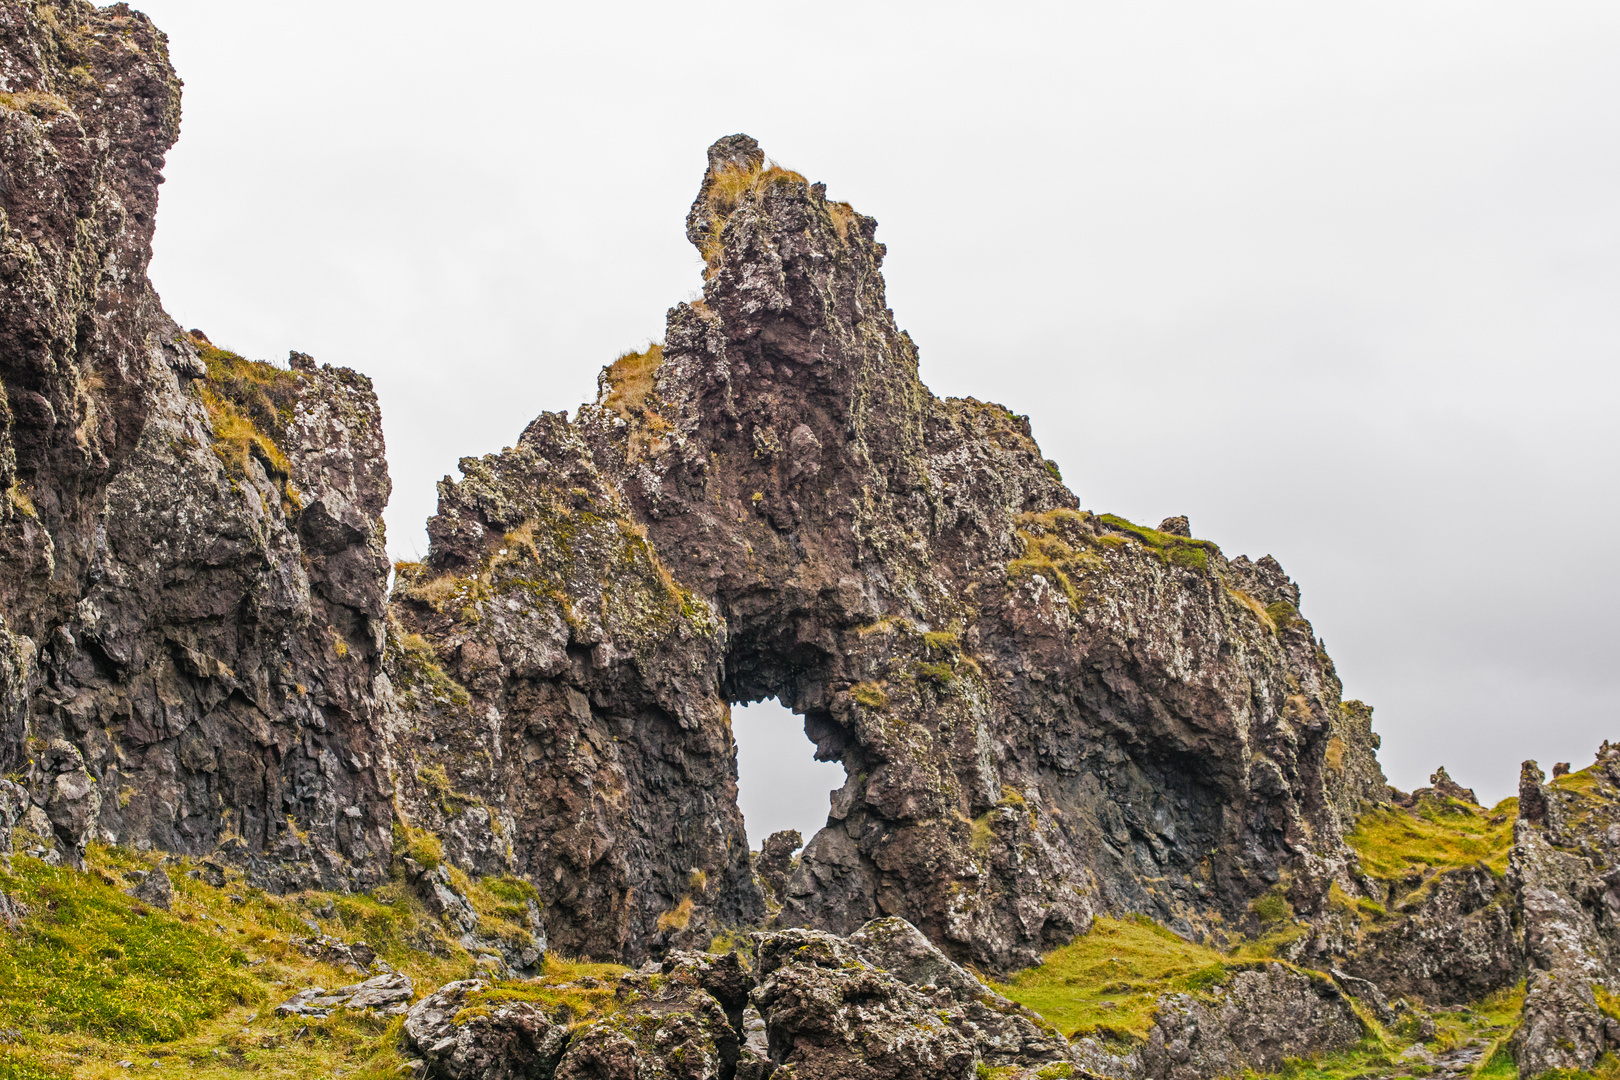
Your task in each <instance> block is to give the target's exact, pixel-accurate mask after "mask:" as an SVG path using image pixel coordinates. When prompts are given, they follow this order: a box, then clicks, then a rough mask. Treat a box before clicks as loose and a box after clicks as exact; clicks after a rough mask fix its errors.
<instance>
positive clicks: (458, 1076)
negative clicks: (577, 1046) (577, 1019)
mask: <svg viewBox="0 0 1620 1080" xmlns="http://www.w3.org/2000/svg"><path fill="white" fill-rule="evenodd" d="M488 989H489V984H488V983H486V982H482V981H480V980H477V979H467V980H463V981H461V982H452V983H446V984H445V985H444V986H441V987H440V988H439V989H438V991H437V992H436V993H434V994H431V995H429V996H428V997H425V998H423V999H422V1000H421V1001H419V1002H417V1003H416V1004H415V1005H414V1006H412V1007H411V1009H410V1011H409V1012H408V1013H407V1015H406V1017H405V1037H406V1038H407V1039H408V1040H410V1043H411V1045H413V1046H414V1047H415V1048H416V1049H417V1051H418V1052H419V1053H420V1054H421V1055H422V1056H423V1058H424V1059H425V1060H426V1061H427V1062H428V1063H429V1064H430V1065H431V1066H432V1068H433V1069H434V1070H435V1071H436V1074H437V1075H439V1076H443V1077H445V1078H446V1080H531V1078H541V1080H545V1078H547V1077H550V1076H553V1075H555V1072H556V1068H557V1062H558V1061H559V1060H560V1059H561V1057H562V1052H563V1049H564V1047H566V1046H567V1044H568V1026H567V1024H566V1023H554V1022H552V1021H551V1020H549V1019H547V1018H546V1016H545V1014H544V1010H542V1009H541V1008H540V1007H539V1006H538V1005H535V1004H533V1003H531V1002H527V1001H501V1002H499V1003H496V1004H494V1005H492V1006H486V1007H483V1008H480V1009H478V1010H477V1011H476V1012H475V1013H471V1014H470V1015H463V1014H464V1012H467V1011H468V1002H469V1000H470V999H474V998H475V997H476V995H479V994H481V993H483V992H484V991H486V990H488ZM458 1016H461V1022H460V1023H457V1017H458Z"/></svg>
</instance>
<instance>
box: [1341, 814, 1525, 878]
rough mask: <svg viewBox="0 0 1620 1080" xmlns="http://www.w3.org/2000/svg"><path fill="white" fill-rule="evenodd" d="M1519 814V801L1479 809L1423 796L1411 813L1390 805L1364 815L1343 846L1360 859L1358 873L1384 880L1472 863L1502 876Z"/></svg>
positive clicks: (1470, 864) (1457, 867)
mask: <svg viewBox="0 0 1620 1080" xmlns="http://www.w3.org/2000/svg"><path fill="white" fill-rule="evenodd" d="M1518 810H1519V800H1518V799H1504V800H1503V801H1502V802H1500V803H1498V804H1497V805H1496V806H1494V807H1492V808H1491V809H1490V810H1483V809H1481V808H1479V807H1477V806H1469V805H1468V804H1467V803H1464V802H1458V801H1457V800H1456V799H1444V800H1441V799H1430V798H1425V799H1423V800H1421V802H1420V803H1419V805H1418V807H1417V809H1416V811H1415V812H1409V811H1406V810H1402V809H1401V808H1400V807H1395V806H1390V807H1384V808H1382V809H1379V810H1374V811H1372V812H1371V813H1368V814H1363V815H1362V816H1361V817H1360V818H1359V819H1358V820H1357V821H1356V827H1355V830H1354V831H1353V832H1352V833H1351V834H1350V835H1349V836H1347V837H1345V842H1346V843H1348V844H1349V845H1350V846H1351V847H1352V848H1354V849H1355V851H1356V854H1357V855H1359V856H1360V857H1361V869H1362V872H1363V873H1365V874H1367V875H1369V876H1370V877H1374V878H1378V879H1381V880H1384V881H1397V880H1400V879H1402V878H1405V877H1407V876H1408V875H1410V874H1411V873H1412V872H1413V871H1416V872H1417V873H1419V874H1424V873H1426V872H1427V871H1429V870H1437V871H1445V870H1455V869H1459V868H1461V867H1464V866H1472V865H1474V864H1475V863H1484V864H1485V865H1486V866H1487V867H1489V868H1490V870H1491V872H1492V873H1493V874H1495V875H1496V876H1497V877H1501V876H1502V875H1503V874H1505V873H1507V859H1508V853H1509V852H1510V851H1511V850H1512V849H1513V821H1514V818H1515V817H1517V816H1518Z"/></svg>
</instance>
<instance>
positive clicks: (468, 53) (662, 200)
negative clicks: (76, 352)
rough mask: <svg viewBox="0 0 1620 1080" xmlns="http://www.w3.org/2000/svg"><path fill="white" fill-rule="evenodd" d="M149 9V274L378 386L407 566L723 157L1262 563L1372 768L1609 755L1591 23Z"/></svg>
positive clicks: (938, 331)
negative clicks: (161, 143)
mask: <svg viewBox="0 0 1620 1080" xmlns="http://www.w3.org/2000/svg"><path fill="white" fill-rule="evenodd" d="M140 6H142V7H143V8H144V10H146V11H147V12H148V13H149V14H151V15H152V16H153V18H154V19H156V20H157V22H158V24H159V25H160V26H161V27H162V28H163V29H164V30H166V31H167V32H168V34H169V37H170V42H171V47H172V50H173V56H174V61H175V63H176V65H177V66H178V68H179V69H180V72H181V75H182V77H183V78H184V79H185V81H186V96H185V116H184V121H183V125H182V135H181V140H180V143H179V145H178V147H177V148H176V149H175V150H174V151H173V152H172V153H171V154H170V156H169V161H168V167H167V169H166V174H167V176H168V178H169V182H168V184H167V186H165V187H164V189H163V193H162V194H163V198H162V209H161V213H160V215H159V219H158V236H157V258H156V260H155V262H154V264H153V268H152V277H153V279H154V281H155V282H156V284H157V287H158V289H159V291H160V292H161V293H162V296H163V299H164V301H165V303H166V305H167V307H168V309H169V310H170V312H171V313H172V314H173V315H174V316H175V317H176V318H177V319H178V320H180V321H181V322H182V323H183V324H185V325H186V326H197V327H201V328H202V329H204V330H205V331H206V332H207V333H208V334H209V335H210V336H211V337H212V338H213V339H214V340H215V341H216V342H218V343H222V344H226V345H229V346H231V347H233V348H235V349H237V350H239V351H241V352H244V353H247V354H249V355H252V356H257V357H263V358H270V359H282V358H285V356H286V353H287V350H288V349H291V348H296V349H300V350H303V351H306V352H310V353H313V354H314V355H315V356H316V357H317V359H320V360H322V361H325V362H329V363H336V364H344V365H348V366H351V367H354V368H357V369H359V370H361V371H363V372H365V373H367V374H369V375H370V376H371V377H372V378H373V379H374V380H375V383H376V386H377V391H378V394H379V396H380V397H381V399H382V404H383V410H384V420H385V426H386V432H387V437H388V444H389V464H390V470H391V472H392V474H393V478H394V499H393V502H392V504H391V506H390V507H389V510H388V529H389V541H390V547H391V549H392V550H393V552H394V553H395V554H396V556H397V557H405V558H408V557H412V556H413V555H419V554H421V553H422V552H423V551H424V550H425V547H426V541H425V539H424V534H423V532H422V522H423V520H424V519H425V518H426V516H427V515H428V514H429V513H430V512H431V511H432V509H433V505H434V488H433V485H434V482H435V481H436V480H438V479H439V477H441V476H443V475H445V474H446V473H450V472H453V471H454V470H455V466H456V461H457V459H458V458H459V457H461V456H463V455H472V454H481V453H486V452H490V451H496V450H499V449H500V448H501V447H502V446H505V445H507V444H510V443H511V442H513V441H514V440H515V439H516V437H517V435H518V433H519V432H520V431H521V430H522V428H523V426H524V425H525V424H526V423H527V422H528V421H529V420H530V419H531V418H532V417H533V416H534V415H535V414H536V413H538V412H539V411H540V410H542V409H552V410H555V409H573V408H576V407H577V405H578V404H579V402H581V401H584V400H587V399H589V398H590V397H592V396H593V395H594V389H595V378H596V373H597V371H598V370H599V369H600V367H601V366H602V365H603V364H605V363H606V362H608V361H610V360H611V359H613V357H614V356H616V355H618V354H619V353H620V352H621V351H623V350H624V349H626V348H631V347H640V346H642V345H644V344H645V343H647V342H648V341H649V340H657V339H658V338H659V337H660V336H661V335H662V332H663V325H664V313H665V311H666V310H667V309H668V308H669V307H670V306H671V305H672V304H674V303H675V302H677V301H679V300H682V299H687V298H690V297H693V296H695V295H696V294H697V292H698V290H699V286H700V274H699V269H700V262H699V260H698V258H697V256H696V254H695V253H694V252H693V251H692V249H691V248H690V247H689V246H688V245H687V243H686V240H685V238H684V236H683V228H684V214H685V212H686V208H687V205H688V204H689V203H690V201H691V198H692V196H693V194H694V192H695V190H696V187H697V183H698V180H699V178H700V176H701V173H702V170H703V162H704V148H705V147H706V146H707V145H708V144H709V143H710V142H711V141H712V140H713V139H715V138H716V137H718V136H720V135H724V134H729V133H731V132H736V131H745V132H747V133H749V134H751V135H753V136H755V137H756V138H758V139H760V141H761V142H762V143H763V144H764V146H765V149H766V152H767V153H768V154H769V155H771V156H772V157H773V158H775V159H776V160H777V161H779V162H781V163H782V164H784V165H787V166H789V167H792V168H795V169H798V170H800V171H801V172H804V173H805V174H806V175H808V176H809V177H811V178H812V179H818V180H824V181H826V183H827V185H828V189H829V194H830V195H831V196H832V197H834V198H839V199H847V200H849V201H851V202H853V203H854V204H855V206H856V207H857V208H859V209H860V210H862V211H863V212H865V213H869V214H872V215H874V216H875V217H876V218H877V219H878V221H879V223H880V227H879V231H878V238H879V239H880V240H883V241H884V242H885V243H887V244H888V246H889V257H888V260H887V262H886V264H885V271H886V275H887V278H888V283H889V299H890V303H891V305H892V306H893V308H894V310H895V312H896V315H897V317H898V319H899V321H900V324H901V325H902V326H904V327H905V328H907V329H908V330H910V332H911V334H912V336H913V337H914V338H915V339H916V341H917V342H918V344H919V346H920V347H921V351H922V364H923V377H924V379H925V380H926V381H927V383H928V384H929V385H930V386H931V387H932V388H933V389H934V390H935V392H937V393H940V394H952V395H965V394H972V395H974V396H977V397H980V398H985V399H990V400H995V401H1000V402H1002V403H1004V404H1006V405H1007V406H1009V407H1010V408H1012V409H1014V410H1016V411H1019V412H1026V413H1028V414H1030V416H1031V419H1032V422H1033V424H1034V429H1035V434H1036V437H1037V438H1038V439H1039V440H1040V442H1041V445H1042V446H1043V448H1044V449H1045V451H1046V453H1047V454H1048V455H1049V456H1051V457H1053V458H1055V459H1056V460H1057V461H1058V462H1059V463H1060V464H1061V465H1062V468H1063V473H1064V477H1065V478H1066V479H1067V480H1068V482H1069V484H1070V486H1071V487H1073V488H1074V490H1075V491H1076V493H1077V494H1078V495H1079V496H1080V499H1081V503H1082V505H1084V506H1087V507H1089V508H1091V509H1094V510H1099V511H1112V512H1116V513H1120V514H1123V515H1125V516H1126V517H1129V518H1132V519H1134V520H1138V521H1142V522H1145V523H1148V524H1153V523H1157V522H1158V521H1159V520H1160V519H1161V518H1163V517H1166V516H1168V515H1171V514H1187V515H1189V516H1190V518H1191V520H1192V525H1193V530H1194V532H1195V534H1196V535H1198V536H1200V537H1206V538H1208V539H1211V540H1214V541H1215V542H1217V543H1218V544H1220V545H1221V547H1222V549H1223V550H1224V551H1225V552H1226V553H1227V554H1228V555H1230V556H1236V555H1238V554H1248V555H1250V556H1253V557H1258V556H1260V555H1264V554H1267V553H1270V554H1272V555H1274V556H1276V557H1277V558H1278V559H1279V560H1280V561H1281V562H1282V564H1283V566H1284V567H1286V568H1287V570H1288V571H1289V572H1290V573H1291V574H1292V575H1293V577H1294V578H1295V580H1296V581H1298V582H1299V583H1300V585H1301V587H1302V589H1303V591H1304V610H1305V614H1306V615H1307V616H1308V617H1309V618H1310V619H1311V620H1312V621H1313V622H1314V623H1315V626H1316V629H1317V632H1318V633H1319V634H1320V635H1321V636H1322V637H1323V638H1324V639H1325V640H1326V643H1327V646H1328V649H1329V651H1330V652H1331V653H1332V655H1333V657H1334V659H1335V661H1336V662H1337V664H1338V669H1339V672H1340V674H1341V676H1342V677H1343V679H1344V683H1345V692H1346V695H1347V696H1350V697H1359V698H1362V699H1364V700H1366V701H1368V702H1369V703H1371V704H1373V705H1374V706H1375V707H1376V709H1377V712H1376V715H1375V725H1376V728H1377V730H1378V731H1379V732H1380V733H1381V734H1382V735H1383V739H1384V749H1383V753H1382V758H1383V762H1384V768H1385V771H1386V772H1387V773H1388V775H1389V777H1390V779H1391V781H1392V782H1394V783H1395V784H1397V785H1398V786H1401V787H1403V788H1411V787H1413V786H1416V785H1419V784H1422V783H1425V782H1426V780H1427V777H1428V775H1429V773H1430V772H1431V771H1432V770H1433V768H1434V767H1435V766H1436V765H1440V764H1445V765H1446V766H1448V767H1449V769H1450V770H1451V772H1452V773H1453V775H1454V776H1456V777H1457V779H1459V780H1460V781H1462V782H1463V783H1465V784H1471V785H1473V786H1475V787H1477V788H1478V789H1479V791H1480V795H1481V798H1482V799H1486V800H1487V801H1491V800H1494V799H1497V798H1500V797H1502V796H1505V795H1508V794H1510V793H1511V792H1512V791H1513V790H1514V787H1515V784H1516V779H1517V774H1518V764H1519V762H1520V760H1522V759H1523V758H1526V757H1535V758H1538V759H1540V760H1541V762H1542V764H1543V766H1544V767H1549V768H1550V766H1551V764H1552V763H1553V762H1554V761H1557V760H1571V761H1574V762H1575V763H1576V765H1577V767H1579V766H1581V765H1584V764H1586V763H1588V762H1590V760H1591V757H1592V752H1593V751H1594V750H1595V749H1596V747H1597V744H1598V743H1599V742H1600V741H1601V740H1603V739H1604V738H1616V739H1620V707H1617V704H1616V702H1617V701H1620V663H1617V661H1616V646H1617V644H1620V641H1617V638H1620V634H1617V631H1616V629H1615V623H1614V618H1613V614H1612V613H1613V611H1614V609H1615V606H1616V601H1617V600H1620V552H1617V551H1616V550H1615V549H1616V536H1617V535H1620V528H1617V526H1620V510H1617V496H1620V483H1617V480H1620V475H1617V474H1620V464H1617V463H1620V445H1617V444H1620V435H1617V432H1620V423H1617V422H1616V406H1617V404H1620V376H1617V374H1616V370H1617V366H1616V354H1617V349H1620V309H1617V297H1620V291H1617V285H1620V122H1617V121H1620V5H1616V4H1614V3H1612V0H1607V2H1598V3H1557V2H1541V3H1536V4H1525V3H1512V4H1508V3H1491V2H1480V0H1467V2H1461V0H1459V2H1447V3H1421V2H1414V0H1399V2H1394V3H1378V2H1365V0H1358V2H1356V3H1328V2H1321V3H1309V4H1301V3H1298V2H1297V0H1288V2H1278V3H1230V2H1222V3H1207V2H1197V3H1153V2H1147V3H1144V2H1140V0H1130V2H1128V3H1127V2H1120V3H1073V2H1069V3H1063V4H1050V5H1044V4H1022V5H1015V4H1001V5H988V4H972V5H965V4H963V5H955V4H941V3H928V4H923V3H915V4H904V5H901V4H882V3H871V2H868V3H861V4H838V3H832V4H820V5H813V6H810V7H806V6H803V5H791V6H789V5H780V4H767V3H751V4H698V3H680V4H672V3H667V2H665V3H657V4H650V3H649V4H566V5H565V4H544V3H542V4H533V3H507V2H501V0H490V2H485V3H482V4H479V5H476V6H470V5H464V6H457V5H446V4H442V3H434V4H427V3H413V2H411V0H392V2H390V3H387V4H381V3H345V2H342V0H320V2H318V3H316V2H306V0H283V2H281V3H278V4H276V5H274V6H271V7H267V6H265V5H262V4H252V5H249V4H245V3H238V2H235V0H147V2H146V3H144V4H142V5H140ZM780 723H781V724H785V725H788V726H791V725H793V724H794V721H792V720H791V719H788V720H785V721H780ZM754 726H757V725H752V724H749V723H740V724H739V732H741V733H743V735H744V736H745V737H746V734H747V731H748V730H750V729H751V728H752V727H754ZM784 747H785V749H781V748H779V749H766V748H761V749H758V750H755V749H753V744H751V743H745V745H744V752H745V756H744V760H743V777H742V780H743V786H744V791H745V796H747V795H748V793H749V791H750V789H752V790H753V791H755V792H759V791H762V790H763V791H776V790H785V789H786V787H787V785H788V781H787V780H785V779H782V777H781V770H782V769H784V768H788V767H790V766H791V767H798V766H801V765H803V764H805V763H807V762H808V761H809V755H810V746H809V743H808V742H807V741H805V740H804V739H803V737H802V735H798V736H796V737H794V738H792V739H789V740H788V741H787V742H786V743H785V744H784ZM784 755H785V757H784ZM826 771H830V772H832V773H833V774H834V776H833V779H831V780H830V781H829V780H827V779H826V776H825V772H824V774H823V775H821V776H818V777H814V778H812V781H807V782H809V783H810V785H811V787H812V788H813V789H814V790H812V791H811V793H810V794H809V795H808V796H802V797H796V798H795V799H793V800H786V801H787V802H790V803H792V805H791V806H789V807H786V808H785V809H783V808H779V810H780V812H781V813H782V814H784V815H785V816H784V817H783V818H782V820H783V821H789V822H792V821H803V822H804V824H803V825H801V826H800V827H801V828H802V829H804V830H805V831H806V832H807V833H808V832H809V831H810V829H812V828H813V827H814V826H815V825H818V824H820V822H821V819H822V817H823V815H824V813H825V806H826V803H825V799H824V797H822V796H821V795H819V794H817V792H818V791H824V790H825V788H826V786H828V784H829V783H830V784H836V783H837V782H839V780H840V779H841V774H839V773H838V772H837V770H836V768H835V767H832V768H830V769H829V770H826ZM750 797H751V796H750ZM801 799H802V801H801ZM754 805H755V806H758V805H759V804H758V802H757V801H756V802H755V804H754ZM744 811H745V813H748V814H749V820H750V822H751V823H757V822H758V821H760V820H762V819H763V811H759V810H755V811H750V804H749V802H748V801H747V800H746V799H745V804H744ZM749 831H750V834H751V836H752V838H753V839H754V841H755V842H756V843H757V841H758V839H759V838H760V835H762V832H763V831H764V830H763V829H762V828H761V827H759V826H757V824H751V825H750V830H749Z"/></svg>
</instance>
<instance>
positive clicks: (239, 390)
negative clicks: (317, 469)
mask: <svg viewBox="0 0 1620 1080" xmlns="http://www.w3.org/2000/svg"><path fill="white" fill-rule="evenodd" d="M191 343H192V345H193V346H194V347H195V348H196V349H197V354H198V355H199V356H201V357H202V359H203V362H204V363H205V364H206V365H207V367H208V377H207V378H206V379H205V380H203V381H202V384H201V386H200V387H199V391H198V392H199V394H200V395H201V397H202V402H203V405H204V407H205V408H206V409H207V410H208V421H209V425H210V426H211V427H212V428H213V432H214V452H215V453H216V454H217V455H218V456H219V459H220V460H221V461H222V462H223V463H224V464H225V469H226V472H227V473H228V474H229V475H231V476H233V477H237V478H240V477H243V476H246V475H247V464H248V459H249V458H255V459H257V460H258V462H259V463H260V465H261V466H263V468H264V471H265V474H266V475H267V476H269V477H270V479H271V481H272V482H273V483H275V485H276V487H277V488H278V489H279V490H280V492H281V497H282V509H283V511H284V512H286V513H292V512H294V511H296V510H297V509H298V508H299V507H300V506H301V505H302V503H301V501H300V499H299V496H298V493H297V492H296V491H295V490H294V489H293V487H292V485H291V482H290V478H291V475H292V465H291V464H290V463H289V462H288V460H287V455H286V454H285V453H283V452H282V449H281V446H280V443H281V442H282V441H284V439H285V436H286V432H287V425H288V423H289V422H290V421H291V420H292V416H293V412H294V411H295V409H296V406H297V403H298V398H299V395H300V394H301V393H302V388H303V383H304V380H305V378H306V376H304V375H303V374H302V373H300V372H297V371H290V370H287V369H284V368H278V367H276V366H275V365H274V364H267V363H264V362H263V361H260V360H247V359H244V358H243V357H241V356H238V355H237V354H236V353H233V352H231V351H230V350H228V349H220V348H216V347H215V346H213V345H211V344H209V343H208V342H207V341H205V340H203V339H201V338H196V337H194V338H192V339H191Z"/></svg>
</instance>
